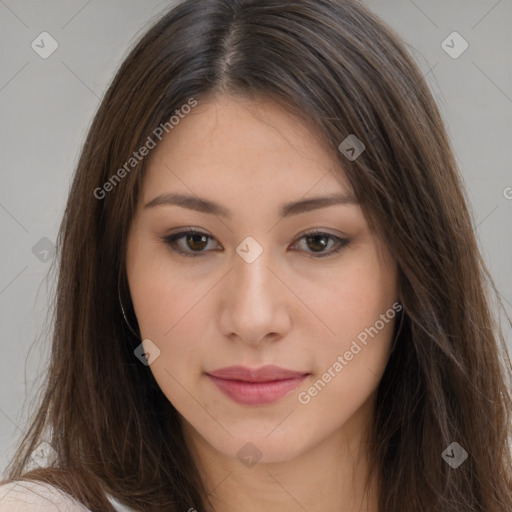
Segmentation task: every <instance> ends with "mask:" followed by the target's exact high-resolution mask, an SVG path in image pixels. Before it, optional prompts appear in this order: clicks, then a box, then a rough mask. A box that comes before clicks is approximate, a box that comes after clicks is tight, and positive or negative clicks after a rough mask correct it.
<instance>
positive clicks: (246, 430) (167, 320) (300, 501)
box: [126, 96, 397, 512]
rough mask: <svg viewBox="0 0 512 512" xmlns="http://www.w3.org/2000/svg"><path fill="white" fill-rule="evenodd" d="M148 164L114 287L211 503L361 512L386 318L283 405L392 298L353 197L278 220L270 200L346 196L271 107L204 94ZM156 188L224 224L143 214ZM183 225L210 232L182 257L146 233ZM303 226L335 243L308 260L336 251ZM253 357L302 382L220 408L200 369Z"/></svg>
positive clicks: (334, 166)
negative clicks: (264, 400)
mask: <svg viewBox="0 0 512 512" xmlns="http://www.w3.org/2000/svg"><path fill="white" fill-rule="evenodd" d="M148 158H149V161H148V169H147V174H146V176H145V181H144V186H143V191H142V194H141V200H140V202H139V205H138V208H137V211H136V214H135V216H134V219H133V222H132V226H131V230H130V233H129V239H128V248H127V263H126V264H127V274H128V281H129V286H130V292H131V295H132V300H133V304H134V308H135V312H136V316H137V319H138V323H139V326H140V329H141V333H142V336H143V339H144V340H146V339H150V340H151V342H152V343H153V344H154V345H151V344H150V343H148V342H147V341H145V342H144V347H145V348H146V349H147V350H148V352H149V353H150V354H151V351H152V350H153V353H155V352H154V349H153V347H154V346H157V347H158V349H159V350H160V353H159V354H158V356H157V357H156V359H154V361H153V362H152V363H151V364H150V369H151V371H152V373H153V375H154V377H155V379H156V381H157V382H158V384H159V386H160V387H161V389H162V391H163V392H164V394H165V395H166V396H167V397H168V399H169V400H170V401H171V402H172V404H173V405H174V407H175V408H176V409H177V411H178V412H179V414H180V417H181V419H182V424H183V429H184V433H185V437H186V440H187V444H188V446H189V448H190V450H191V453H192V456H193V458H194V460H195V462H196V464H197V465H198V467H199V469H200V472H201V474H202V476H203V479H204V481H205V483H206V487H207V489H208V491H209V492H210V497H211V499H212V502H213V504H214V507H215V510H216V511H222V512H231V511H235V510H244V511H246V512H253V511H258V512H260V511H261V510H266V511H267V512H273V511H278V510H279V511H282V510H287V511H295V510H297V511H303V510H304V509H306V510H308V511H309V512H316V511H320V510H321V511H325V510H344V511H356V510H358V511H359V510H361V511H362V510H364V511H374V512H376V511H377V508H376V497H377V496H376V492H375V485H376V484H377V482H376V481H373V482H372V487H371V492H370V493H369V494H368V495H364V493H363V490H364V489H363V486H364V481H365V480H364V479H365V478H366V474H367V471H368V468H369V465H370V464H371V461H368V460H367V457H366V452H365V448H366V444H365V441H364V434H365V432H366V431H367V428H368V425H369V422H370V420H371V415H372V412H373V408H374V400H375V391H376V388H377V386H378V383H379V381H380V379H381V376H382V374H383V372H384V369H385V366H386V363H387V360H388V356H389V351H390V345H391V342H392V339H391V338H392V329H393V323H394V320H392V321H389V322H388V323H386V324H385V326H384V328H382V329H381V330H380V331H379V332H378V334H377V335H376V336H374V337H373V338H369V342H368V343H367V345H366V346H363V348H362V350H361V351H360V352H359V353H357V355H354V357H353V358H352V360H351V361H349V362H348V364H347V365H346V366H344V367H343V370H342V371H341V372H339V373H337V374H336V376H335V377H334V378H332V379H331V381H330V382H329V383H328V384H327V385H326V386H325V387H324V388H323V389H322V390H321V392H319V393H318V394H317V395H316V396H314V397H312V398H311V400H310V402H309V403H307V404H302V403H300V402H299V400H298V394H299V393H300V392H301V391H305V390H306V391H307V390H308V388H310V387H311V386H312V385H313V383H314V382H316V381H318V379H319V378H321V377H322V374H324V373H325V372H326V371H327V369H328V368H329V367H332V366H333V363H334V362H335V361H336V360H337V357H338V356H339V355H343V354H344V353H345V352H346V351H347V350H349V348H350V346H351V343H352V342H353V340H355V339H356V337H357V335H358V334H359V333H361V332H362V331H364V329H365V328H368V327H370V326H374V324H375V322H376V321H377V320H378V319H379V318H381V317H380V315H381V314H383V313H385V312H386V311H387V310H389V308H391V306H392V304H393V303H395V301H397V287H396V282H397V274H396V264H395V261H394V260H393V259H392V257H391V255H390V253H389V252H388V250H387V248H386V246H385V244H384V243H383V242H382V240H381V239H380V238H379V237H378V236H376V235H375V234H372V233H371V232H370V230H369V228H368V225H367V222H366V220H365V217H364V215H363V211H362V210H361V208H360V206H359V205H357V204H341V205H331V206H328V207H324V208H322V209H317V210H312V211H308V212H303V213H299V214H297V215H292V216H289V217H284V218H283V217H281V216H280V215H279V209H280V207H281V205H282V204H283V203H285V202H291V201H297V200H299V199H304V198H310V197H313V196H320V195H327V194H332V193H333V192H341V193H351V192H352V191H351V188H350V187H349V184H348V182H347V180H346V178H345V177H344V174H343V170H342V169H341V166H340V161H339V160H338V158H337V155H336V154H333V152H332V150H329V149H328V148H327V147H325V146H324V145H323V144H322V142H321V141H319V140H318V139H317V138H316V136H315V131H314V130H313V129H312V128H311V127H310V126H308V125H307V124H305V123H304V122H303V121H301V120H299V119H297V118H296V117H294V116H293V115H292V114H290V113H289V112H288V111H286V110H284V109H283V108H282V107H281V106H279V105H278V104H276V103H273V102H271V101H269V100H260V101H254V100H253V101H250V100H243V99H240V98H237V99H235V98H233V97H227V96H216V97H208V98H202V99H201V100H200V101H199V104H198V106H196V107H195V108H194V109H193V110H192V112H191V113H190V114H188V115H187V116H186V117H185V118H184V119H183V120H181V121H180V123H179V124H178V125H177V126H175V127H174V129H173V130H172V132H170V134H169V135H168V136H166V138H164V139H163V140H162V142H161V143H160V144H159V145H158V146H157V147H156V148H155V149H154V150H152V152H151V154H150V155H149V157H148ZM171 192H178V193H184V194H190V195H197V196H200V197H202V198H207V199H210V200H213V201H216V202H218V203H220V204H221V205H223V206H224V207H225V208H227V209H229V210H230V211H231V213H232V218H231V219H230V220H229V219H224V218H223V217H221V216H217V215H212V214H208V213H204V212H198V211H193V210H189V209H185V208H182V207H180V206H176V205H169V204H165V205H159V206H154V207H148V208H144V205H146V204H147V203H149V202H150V201H151V200H153V199H154V198H155V197H157V196H159V195H160V194H163V193H171ZM191 227H193V228H195V229H197V230H199V231H202V232H203V233H205V234H207V235H209V236H210V237H211V238H210V239H207V243H202V244H200V243H198V242H197V241H196V242H195V243H194V241H193V240H192V241H191V240H190V239H189V241H188V244H187V238H186V237H184V238H182V239H181V240H179V241H178V242H177V245H178V246H179V247H181V248H182V249H183V250H185V251H188V252H189V253H190V252H192V253H193V252H194V251H195V252H196V253H197V252H199V253H200V255H199V256H197V257H187V256H183V255H180V254H177V253H175V252H173V251H172V249H171V248H170V247H169V246H168V245H166V244H165V242H164V240H163V239H162V237H164V236H166V235H169V234H173V233H177V232H181V231H186V230H187V229H188V228H191ZM180 228H181V229H180ZM310 229H315V230H318V231H322V232H323V233H327V234H328V235H334V236H339V237H340V238H348V239H350V240H351V242H350V244H349V245H347V246H345V247H343V248H342V249H341V251H340V252H338V253H335V254H331V255H328V256H326V257H323V258H322V257H315V254H318V253H320V254H322V253H329V252H331V251H333V250H334V249H335V248H336V247H337V244H336V241H335V240H332V239H329V238H327V239H324V241H326V242H328V245H327V247H325V249H323V250H322V249H321V248H319V247H318V243H316V244H315V242H311V241H310V242H309V243H308V239H307V238H304V235H303V233H304V231H306V230H310ZM248 236H251V237H253V238H254V239H255V240H256V241H257V242H258V244H259V245H260V246H261V247H262V248H263V252H262V253H261V255H259V257H257V258H256V259H255V261H253V262H252V263H248V262H247V261H245V260H244V259H243V258H242V257H240V256H239V254H238V253H237V252H236V248H237V246H239V244H240V243H241V242H242V241H243V240H244V239H245V238H246V237H248ZM201 251H202V252H201ZM315 251H316V252H315ZM265 364H275V365H277V366H281V367H284V368H287V369H291V370H300V371H302V372H304V373H309V374H310V375H308V377H307V378H306V379H305V381H304V382H303V383H302V384H301V385H300V386H299V387H298V388H296V389H295V390H293V391H292V392H291V393H290V394H288V395H286V396H284V397H282V398H280V399H279V400H277V401H276V402H274V403H271V404H266V405H256V406H255V405H241V404H238V403H236V402H234V401H233V400H231V399H230V398H228V397H227V396H225V395H224V394H223V393H221V392H220V391H219V389H218V388H217V387H216V386H215V385H214V384H213V383H212V382H211V379H210V378H209V377H208V376H207V375H206V374H205V372H207V371H211V370H214V369H218V368H222V367H226V366H230V365H244V366H248V367H253V368H255V367H260V366H262V365H265ZM248 442H250V443H252V444H253V445H254V446H255V447H257V449H258V451H259V453H260V454H261V458H260V460H259V461H258V462H257V463H256V464H255V465H253V466H251V467H249V466H247V465H246V464H244V463H243V462H242V461H241V460H240V459H239V458H238V456H237V453H238V452H239V450H240V449H241V448H242V447H243V446H244V445H246V443H248ZM246 450H247V448H246ZM190 506H191V507H194V506H197V504H193V503H191V504H190Z"/></svg>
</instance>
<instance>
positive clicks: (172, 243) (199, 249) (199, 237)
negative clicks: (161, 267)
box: [162, 230, 213, 257]
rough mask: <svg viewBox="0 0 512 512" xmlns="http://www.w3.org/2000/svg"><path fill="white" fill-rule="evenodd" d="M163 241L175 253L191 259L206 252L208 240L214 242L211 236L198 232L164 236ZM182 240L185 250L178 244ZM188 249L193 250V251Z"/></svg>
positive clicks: (190, 231)
mask: <svg viewBox="0 0 512 512" xmlns="http://www.w3.org/2000/svg"><path fill="white" fill-rule="evenodd" d="M162 239H163V241H164V243H165V244H166V245H168V246H169V248H170V249H171V250H173V251H174V252H176V253H178V254H182V255H183V256H191V257H195V256H201V253H203V252H205V251H204V248H205V247H206V246H207V245H208V240H209V239H211V240H213V238H212V237H211V236H210V235H207V234H206V233H203V232H202V231H196V230H189V231H181V232H180V233H176V234H174V235H168V236H163V237H162ZM182 239H184V242H185V249H184V248H183V246H182V245H180V244H179V243H178V242H181V241H182ZM188 249H192V251H189V250H188Z"/></svg>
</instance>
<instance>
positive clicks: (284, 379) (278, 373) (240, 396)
mask: <svg viewBox="0 0 512 512" xmlns="http://www.w3.org/2000/svg"><path fill="white" fill-rule="evenodd" d="M207 375H208V377H209V378H210V380H211V381H212V382H213V383H214V384H215V385H216V386H217V388H218V389H219V390H220V391H221V392H222V393H224V394H225V395H226V396H227V397H229V398H231V399H232V400H234V401H235V402H237V403H239V404H244V405H263V404H269V403H272V402H275V401H277V400H279V399H280V398H282V397H284V396H285V395H287V394H289V393H290V392H291V391H292V390H293V389H295V388H296V387H297V386H298V385H299V384H301V383H302V382H303V381H304V379H305V378H306V377H307V376H308V375H309V373H307V372H300V371H293V370H288V369H285V368H280V367H278V366H273V365H267V366H263V367H261V368H254V369H253V368H247V367H243V366H230V367H227V368H221V369H219V370H214V371H211V372H207Z"/></svg>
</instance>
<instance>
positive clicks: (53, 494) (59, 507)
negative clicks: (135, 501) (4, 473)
mask: <svg viewBox="0 0 512 512" xmlns="http://www.w3.org/2000/svg"><path fill="white" fill-rule="evenodd" d="M107 498H108V500H109V501H110V503H111V504H112V506H113V507H114V508H115V510H116V511H117V512H134V510H133V509H131V508H128V507H126V506H125V505H121V504H120V503H119V502H118V501H116V500H115V499H114V498H113V497H112V496H108V495H107ZM0 512H91V511H90V510H89V509H88V508H86V507H85V506H84V505H82V504H81V503H79V502H78V501H76V500H75V499H74V498H72V497H71V496H70V495H69V494H66V493H64V492H63V491H61V490H60V489H57V488H56V487H53V486H52V485H50V484H46V483H43V482H28V481H27V482H25V481H22V480H18V481H16V482H9V483H7V484H4V485H0Z"/></svg>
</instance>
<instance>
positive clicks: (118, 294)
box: [117, 279, 139, 338]
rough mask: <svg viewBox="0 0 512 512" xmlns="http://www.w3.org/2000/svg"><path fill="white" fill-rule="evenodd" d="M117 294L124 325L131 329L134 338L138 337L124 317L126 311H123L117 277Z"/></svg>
mask: <svg viewBox="0 0 512 512" xmlns="http://www.w3.org/2000/svg"><path fill="white" fill-rule="evenodd" d="M117 296H118V298H119V305H120V306H121V312H122V313H123V318H124V321H125V322H126V325H127V326H128V329H130V331H132V333H133V335H134V336H135V337H136V338H139V335H138V334H137V333H136V332H135V331H134V330H133V328H132V326H131V325H130V322H128V318H127V317H126V313H125V311H124V307H123V302H122V300H121V290H120V289H119V279H118V280H117Z"/></svg>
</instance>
